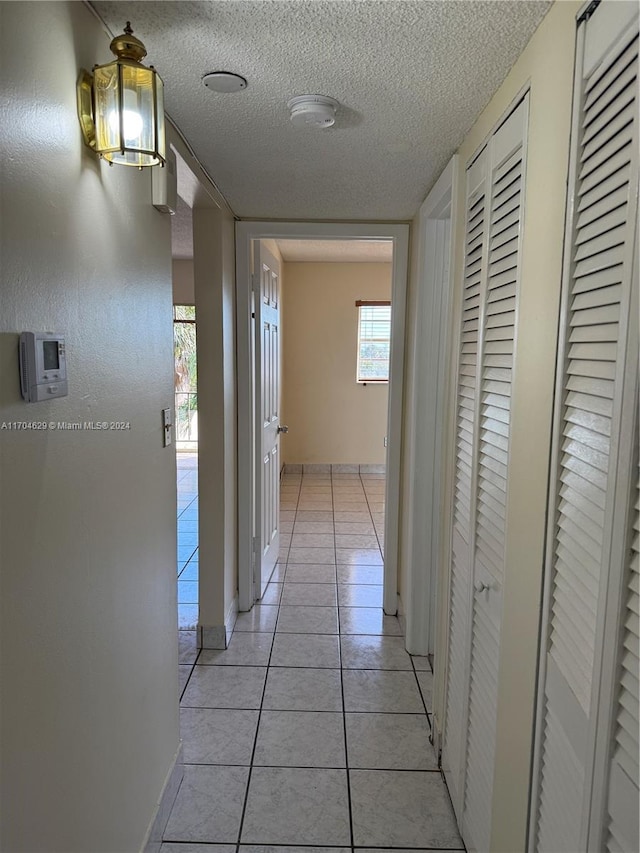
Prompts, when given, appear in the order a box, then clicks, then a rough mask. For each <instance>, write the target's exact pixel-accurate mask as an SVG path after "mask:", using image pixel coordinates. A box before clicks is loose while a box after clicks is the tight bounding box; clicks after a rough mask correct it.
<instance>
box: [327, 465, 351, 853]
mask: <svg viewBox="0 0 640 853" xmlns="http://www.w3.org/2000/svg"><path fill="white" fill-rule="evenodd" d="M333 494H334V489H333V474H332V475H331V503H332V505H333V503H334V500H333ZM333 552H334V559H335V561H336V601H337V604H338V612H337V619H338V652H339V663H340V694H341V697H342V730H343V735H344V765H345V774H346V781H347V806H348V809H349V837H350V840H351V850H352V851H353V850H354V843H355V840H354V833H353V806H352V803H351V774H350V773H349V751H348V744H347V708H346V705H345V701H344V669H343V666H342V634H341V633H340V599H339V597H338V596H339V589H338V553H337V546H336V514H335V511H334V513H333Z"/></svg>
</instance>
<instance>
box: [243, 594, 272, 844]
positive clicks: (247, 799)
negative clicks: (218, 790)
mask: <svg viewBox="0 0 640 853" xmlns="http://www.w3.org/2000/svg"><path fill="white" fill-rule="evenodd" d="M279 609H280V605H278V610H279ZM277 624H278V620H277V619H276V626H277ZM275 640H276V632H275V628H274V631H273V634H272V635H271V647H270V649H269V658H268V660H267V665H266V667H265V673H264V684H263V685H262V695H261V696H260V708H259V709H258V721H257V724H256V733H255V736H254V738H253V748H252V750H251V759H250V762H249V773H248V774H247V788H246V791H245V794H244V803H243V804H242V814H241V815H240V825H239V827H238V841H237V842H236V853H239V851H240V844H241V843H242V830H243V829H244V819H245V815H246V813H247V805H248V803H249V788H250V786H251V776H252V774H253V766H254V765H253V760H254V757H255V754H256V747H257V745H258V735H259V733H260V720H261V719H262V709H263V705H264V696H265V693H266V692H267V681H268V678H269V666H270V664H271V656H272V655H273V646H274V643H275Z"/></svg>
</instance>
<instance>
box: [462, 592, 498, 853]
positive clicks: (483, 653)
mask: <svg viewBox="0 0 640 853" xmlns="http://www.w3.org/2000/svg"><path fill="white" fill-rule="evenodd" d="M499 652H500V633H499V627H498V626H496V625H495V624H493V620H492V619H491V618H490V616H489V615H488V614H487V612H486V611H485V610H483V609H482V608H480V607H475V608H474V616H473V645H472V651H471V682H470V697H471V698H470V702H469V731H468V736H467V786H466V794H465V820H466V823H467V825H468V828H469V833H470V836H471V838H473V841H474V844H475V847H476V849H477V850H488V849H489V846H490V838H489V835H490V831H491V821H490V820H489V819H488V816H489V815H490V809H491V798H492V788H493V761H494V751H495V738H496V729H495V718H496V710H497V694H498V666H497V661H498V658H499ZM487 721H489V722H492V723H493V725H487Z"/></svg>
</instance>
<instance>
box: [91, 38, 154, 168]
mask: <svg viewBox="0 0 640 853" xmlns="http://www.w3.org/2000/svg"><path fill="white" fill-rule="evenodd" d="M110 48H111V51H112V53H113V54H115V56H116V59H115V60H114V61H113V62H108V63H107V64H106V65H96V66H94V68H93V74H90V73H89V72H88V71H85V70H84V69H82V70H81V72H80V77H79V78H78V86H77V94H78V116H79V118H80V126H81V127H82V135H83V137H84V141H85V143H86V144H87V145H88V146H89V147H90V148H91V149H93V151H95V152H96V154H98V155H99V156H100V157H104V159H105V160H108V162H109V163H110V164H111V165H113V164H114V163H121V164H122V165H124V166H137V167H138V168H139V169H142V168H143V167H144V166H158V165H160V166H164V163H165V120H164V85H163V83H162V78H161V77H160V75H159V74H158V72H157V71H156V70H155V69H154V67H153V66H150V67H148V68H147V67H146V66H145V65H142V63H141V60H142V59H144V57H145V56H146V55H147V50H146V48H145V46H144V45H143V43H142V42H141V41H140V39H137V38H136V37H135V36H134V35H133V30H132V29H131V24H130V23H129V22H128V21H127V26H126V27H125V29H124V32H123V33H122V34H121V35H119V36H116V37H115V38H114V39H113V41H112V42H111V45H110Z"/></svg>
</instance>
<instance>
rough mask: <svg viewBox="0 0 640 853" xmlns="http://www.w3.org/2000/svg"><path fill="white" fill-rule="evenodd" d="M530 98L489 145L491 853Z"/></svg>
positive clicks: (487, 701) (474, 783)
mask: <svg viewBox="0 0 640 853" xmlns="http://www.w3.org/2000/svg"><path fill="white" fill-rule="evenodd" d="M528 109H529V96H528V95H527V96H526V97H525V98H524V100H523V101H522V102H521V103H520V104H519V105H518V106H517V107H516V108H515V110H514V111H513V112H512V113H511V115H510V116H509V118H508V119H507V120H506V121H505V122H504V123H503V124H502V125H501V127H500V128H499V129H498V131H497V132H496V133H495V134H494V136H493V137H492V139H491V142H490V145H489V155H490V156H489V175H488V187H489V205H488V208H489V216H488V237H489V239H488V245H487V267H486V269H487V273H486V281H485V282H484V285H483V293H482V305H483V310H482V315H481V316H482V334H481V342H480V352H481V357H480V364H479V372H478V373H479V399H478V406H479V408H478V415H477V437H476V460H477V477H476V481H475V496H474V497H475V500H474V509H475V512H474V518H473V524H474V527H475V536H474V540H473V587H472V588H471V590H470V599H469V609H470V612H471V623H472V632H471V658H470V667H469V698H468V723H467V728H466V762H467V764H466V772H465V792H464V812H463V820H462V825H463V837H464V838H465V842H466V843H467V846H468V847H470V848H472V849H474V850H479V851H484V850H487V851H488V850H489V849H490V843H491V812H492V800H493V766H494V759H495V741H496V714H497V700H498V667H499V661H500V627H501V621H502V586H503V580H504V559H505V540H506V524H507V482H508V473H509V436H510V422H511V390H512V373H513V365H514V350H515V337H516V302H517V291H518V284H519V279H520V256H521V231H522V218H523V212H524V167H525V140H526V135H527V117H528Z"/></svg>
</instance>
